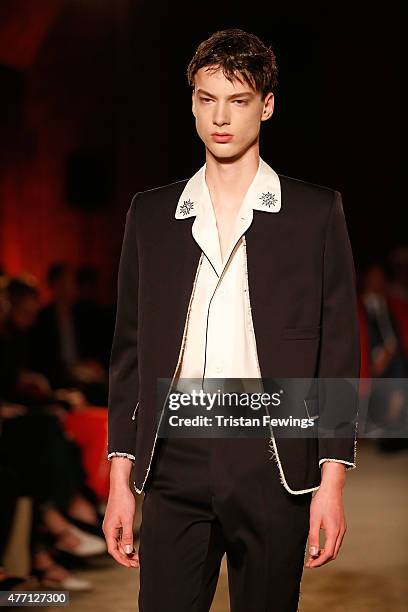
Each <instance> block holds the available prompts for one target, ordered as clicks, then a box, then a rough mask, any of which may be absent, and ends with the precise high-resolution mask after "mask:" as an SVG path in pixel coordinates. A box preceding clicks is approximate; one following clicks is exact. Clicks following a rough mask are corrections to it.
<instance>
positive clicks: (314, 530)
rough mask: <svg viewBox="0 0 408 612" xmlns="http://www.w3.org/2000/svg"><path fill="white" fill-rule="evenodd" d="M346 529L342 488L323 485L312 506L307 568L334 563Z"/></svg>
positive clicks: (335, 485) (333, 485)
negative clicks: (321, 540) (321, 534)
mask: <svg viewBox="0 0 408 612" xmlns="http://www.w3.org/2000/svg"><path fill="white" fill-rule="evenodd" d="M320 529H323V530H324V548H322V549H320V543H319V532H320ZM346 529H347V526H346V520H345V516H344V508H343V497H342V487H341V486H338V485H337V484H335V483H333V484H322V485H321V486H320V488H319V489H318V490H317V493H316V494H315V496H314V497H313V498H312V502H311V504H310V529H309V555H310V556H309V559H308V560H307V563H305V567H309V568H312V567H319V566H320V565H324V564H325V563H327V562H328V561H333V560H334V559H335V558H336V557H337V553H338V552H339V548H340V546H341V543H342V540H343V537H344V534H345V532H346ZM315 552H316V554H314V553H315Z"/></svg>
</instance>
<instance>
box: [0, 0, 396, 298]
mask: <svg viewBox="0 0 408 612" xmlns="http://www.w3.org/2000/svg"><path fill="white" fill-rule="evenodd" d="M283 6H285V7H286V8H283ZM244 7H245V8H244ZM386 9H387V12H385V7H384V6H382V7H380V8H378V9H377V12H376V11H375V10H374V9H373V8H372V7H371V8H370V12H369V13H365V12H363V11H362V12H361V14H359V13H358V10H357V9H356V7H350V8H349V9H347V8H345V7H344V5H341V6H340V5H339V6H337V8H336V9H334V10H333V7H332V6H330V7H326V9H321V8H320V7H318V6H317V5H315V6H314V5H313V4H310V3H307V5H304V6H303V8H302V7H296V6H293V5H291V4H287V5H284V4H283V3H280V4H277V3H268V4H266V3H260V2H259V3H256V2H250V3H246V4H244V5H243V6H242V7H239V6H237V4H236V3H235V2H231V1H229V0H228V1H220V2H206V3H205V4H204V3H203V4H201V5H200V6H197V5H196V4H195V3H184V2H178V3H167V2H160V3H158V2H136V1H131V0H115V1H114V2H111V1H109V2H108V1H102V0H82V1H79V0H71V1H70V2H66V1H64V0H35V1H29V0H13V1H10V0H3V2H2V4H1V5H0V88H1V96H0V122H1V123H0V142H1V153H0V265H1V266H2V268H3V269H4V270H5V271H6V272H7V273H8V274H18V273H21V272H30V273H32V274H34V275H35V276H37V277H38V278H39V279H40V280H42V279H44V276H45V271H46V269H47V267H48V265H49V264H50V263H51V262H52V261H54V260H56V259H58V260H60V259H66V260H68V261H70V262H71V263H73V264H75V265H80V264H88V265H95V266H97V267H98V268H99V269H100V271H101V274H102V280H103V283H102V295H101V299H103V300H105V301H109V300H112V299H113V298H114V291H115V283H116V271H117V270H116V268H117V261H118V257H119V252H120V245H121V240H122V232H123V224H124V216H125V213H126V210H127V208H128V207H129V204H130V200H131V197H132V195H133V194H134V193H135V192H136V191H141V190H144V189H149V188H151V187H155V186H158V185H162V184H165V183H168V182H172V181H175V180H180V179H184V178H188V177H190V176H191V175H192V174H193V173H194V172H195V171H196V170H197V169H198V167H199V166H200V165H201V164H202V163H204V160H205V157H204V146H203V144H202V142H201V140H200V139H199V138H198V136H197V135H196V132H195V127H194V121H193V116H192V113H191V93H190V89H189V87H188V84H187V80H186V76H185V72H186V68H187V64H188V62H189V60H190V58H191V56H192V55H193V53H194V51H195V48H196V46H197V45H198V44H199V42H200V41H201V40H203V39H205V38H207V37H208V36H210V35H211V34H212V33H213V32H214V31H216V30H219V29H224V28H228V27H239V28H242V29H245V30H247V31H251V32H253V33H255V34H257V35H258V36H259V37H260V38H261V39H262V40H263V41H264V42H266V43H267V44H268V45H272V48H273V49H274V51H275V53H276V56H277V60H278V65H279V68H280V76H279V87H278V90H277V92H276V102H275V113H274V115H273V117H272V119H271V120H270V121H269V122H268V123H267V124H264V125H263V126H262V136H261V156H262V157H263V158H264V159H265V160H266V161H267V162H268V163H269V164H270V165H271V166H272V167H273V168H274V169H275V170H276V171H277V172H280V173H282V174H286V175H288V176H292V177H295V178H299V179H303V180H306V181H311V182H314V183H318V184H321V185H326V186H328V187H331V188H334V189H337V190H339V191H341V193H342V195H343V203H344V209H345V213H346V218H347V223H348V227H349V232H350V237H351V242H352V246H353V251H354V256H355V261H356V266H357V268H359V267H360V266H362V265H364V264H365V263H366V262H368V261H371V260H372V259H377V260H380V261H381V260H385V259H386V258H387V256H388V254H389V253H390V251H391V250H392V249H393V248H395V247H397V246H402V245H406V244H407V230H406V227H407V223H406V221H407V218H406V213H405V207H406V202H405V199H406V198H405V190H404V188H405V184H404V176H403V168H404V163H403V160H402V142H403V133H404V128H405V117H404V114H403V111H404V108H405V100H404V97H403V85H404V77H403V75H404V74H405V73H406V66H405V57H404V54H403V51H404V50H405V49H404V47H405V43H404V36H403V24H402V17H401V15H399V14H397V13H395V12H394V11H393V10H392V6H391V5H387V7H386ZM44 291H45V289H44Z"/></svg>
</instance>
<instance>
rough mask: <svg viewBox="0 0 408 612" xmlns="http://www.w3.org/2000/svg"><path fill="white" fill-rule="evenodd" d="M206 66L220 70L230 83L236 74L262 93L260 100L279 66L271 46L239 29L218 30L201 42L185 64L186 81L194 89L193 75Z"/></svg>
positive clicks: (272, 83) (274, 82)
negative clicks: (186, 65) (186, 64)
mask: <svg viewBox="0 0 408 612" xmlns="http://www.w3.org/2000/svg"><path fill="white" fill-rule="evenodd" d="M205 66H214V68H213V69H212V70H216V69H218V68H221V69H222V72H223V74H224V76H225V77H226V78H227V79H228V80H229V81H231V82H232V80H233V78H237V76H238V73H239V74H241V75H242V77H243V79H244V81H245V82H246V83H247V84H248V85H249V86H250V87H251V88H253V89H255V90H256V91H259V92H260V93H261V96H262V99H264V98H265V96H266V94H267V93H269V92H270V91H272V92H274V90H275V88H276V85H277V84H278V79H277V76H278V66H277V63H276V58H275V54H274V52H273V51H272V49H271V47H267V46H266V45H265V44H264V43H263V42H262V41H261V40H260V38H258V36H255V34H249V33H248V32H245V31H244V30H239V29H238V28H230V29H228V30H219V31H218V32H214V34H212V35H211V36H210V38H207V40H204V41H203V42H201V43H200V44H199V45H198V47H197V50H196V52H195V54H194V56H193V58H192V59H191V61H190V63H189V64H188V67H187V80H188V83H189V85H191V87H193V88H194V75H195V74H196V72H197V71H198V70H199V69H200V68H203V67H205Z"/></svg>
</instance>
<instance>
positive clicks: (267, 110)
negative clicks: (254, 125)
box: [261, 91, 275, 121]
mask: <svg viewBox="0 0 408 612" xmlns="http://www.w3.org/2000/svg"><path fill="white" fill-rule="evenodd" d="M274 106H275V96H274V95H273V93H272V92H271V91H270V92H269V93H268V94H266V96H265V99H264V107H263V110H262V117H261V121H266V120H267V119H269V118H270V117H272V115H273V109H274Z"/></svg>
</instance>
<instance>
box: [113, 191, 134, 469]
mask: <svg viewBox="0 0 408 612" xmlns="http://www.w3.org/2000/svg"><path fill="white" fill-rule="evenodd" d="M138 195H139V193H137V194H136V195H135V196H134V197H133V199H132V202H131V205H130V208H129V210H128V211H127V214H126V223H125V230H124V236H123V242H122V249H121V254H120V259H119V269H118V281H117V306H116V320H115V328H114V334H113V342H112V349H111V354H110V361H109V393H108V450H107V454H108V459H109V460H111V459H112V457H114V456H121V457H127V458H128V459H130V460H131V461H132V462H134V461H135V448H136V428H137V420H136V419H135V418H134V416H135V413H136V409H137V407H138V395H139V370H138V346H137V335H138V284H139V264H138V250H137V232H136V204H137V202H138Z"/></svg>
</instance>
